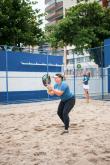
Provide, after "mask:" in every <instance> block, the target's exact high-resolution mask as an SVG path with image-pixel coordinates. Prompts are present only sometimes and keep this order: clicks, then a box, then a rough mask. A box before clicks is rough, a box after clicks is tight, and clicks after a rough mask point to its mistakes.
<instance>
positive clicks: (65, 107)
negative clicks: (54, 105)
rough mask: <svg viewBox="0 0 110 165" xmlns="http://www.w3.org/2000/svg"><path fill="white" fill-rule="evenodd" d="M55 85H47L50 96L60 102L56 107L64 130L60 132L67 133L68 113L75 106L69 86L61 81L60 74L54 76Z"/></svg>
mask: <svg viewBox="0 0 110 165" xmlns="http://www.w3.org/2000/svg"><path fill="white" fill-rule="evenodd" d="M54 81H55V85H54V87H52V85H48V89H49V92H48V94H50V95H57V96H59V97H60V99H61V101H60V103H59V106H58V111H57V114H58V116H59V117H60V119H61V120H62V122H63V123H64V127H65V130H64V131H63V132H62V134H64V133H68V128H69V122H70V119H69V112H70V111H71V110H72V108H73V107H74V105H75V97H74V95H73V94H72V92H71V91H70V89H69V86H68V84H67V82H66V81H64V80H63V76H62V75H61V74H56V75H55V76H54Z"/></svg>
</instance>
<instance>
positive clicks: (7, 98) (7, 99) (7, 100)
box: [5, 46, 9, 104]
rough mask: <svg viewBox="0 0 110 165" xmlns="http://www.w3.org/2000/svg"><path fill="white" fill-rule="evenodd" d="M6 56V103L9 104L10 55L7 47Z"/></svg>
mask: <svg viewBox="0 0 110 165" xmlns="http://www.w3.org/2000/svg"><path fill="white" fill-rule="evenodd" d="M5 53H6V54H5V55H6V102H7V104H8V103H9V93H8V92H9V91H8V54H7V46H6V48H5Z"/></svg>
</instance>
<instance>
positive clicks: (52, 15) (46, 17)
mask: <svg viewBox="0 0 110 165" xmlns="http://www.w3.org/2000/svg"><path fill="white" fill-rule="evenodd" d="M55 14H56V13H55V11H54V12H53V13H51V14H48V15H46V16H45V19H46V20H50V19H53V18H54V17H55Z"/></svg>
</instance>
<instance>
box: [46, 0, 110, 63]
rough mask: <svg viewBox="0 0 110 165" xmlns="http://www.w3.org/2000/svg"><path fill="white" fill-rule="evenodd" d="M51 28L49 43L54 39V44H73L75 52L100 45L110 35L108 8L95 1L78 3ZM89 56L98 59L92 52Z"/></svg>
mask: <svg viewBox="0 0 110 165" xmlns="http://www.w3.org/2000/svg"><path fill="white" fill-rule="evenodd" d="M53 29H54V30H53V31H52V33H51V35H50V36H49V35H48V38H49V41H50V43H51V40H52V39H54V41H55V42H56V43H54V44H56V45H59V43H60V42H61V43H63V45H74V46H75V51H77V52H83V50H85V49H88V48H94V47H99V46H102V45H103V42H104V39H106V38H109V37H110V8H104V7H102V6H101V5H100V4H99V3H97V2H93V3H83V4H82V3H80V4H79V5H76V6H73V7H71V8H70V9H69V10H67V12H66V17H65V18H64V19H62V20H61V21H60V22H59V23H58V24H57V25H55V27H53ZM92 52H93V51H92ZM99 56H101V55H99ZM91 58H93V59H95V61H96V62H97V61H98V60H97V57H95V55H93V53H92V54H91ZM97 63H98V64H99V62H97Z"/></svg>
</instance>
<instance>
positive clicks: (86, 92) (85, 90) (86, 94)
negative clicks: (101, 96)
mask: <svg viewBox="0 0 110 165" xmlns="http://www.w3.org/2000/svg"><path fill="white" fill-rule="evenodd" d="M84 93H85V97H86V101H87V103H89V91H88V89H84Z"/></svg>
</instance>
